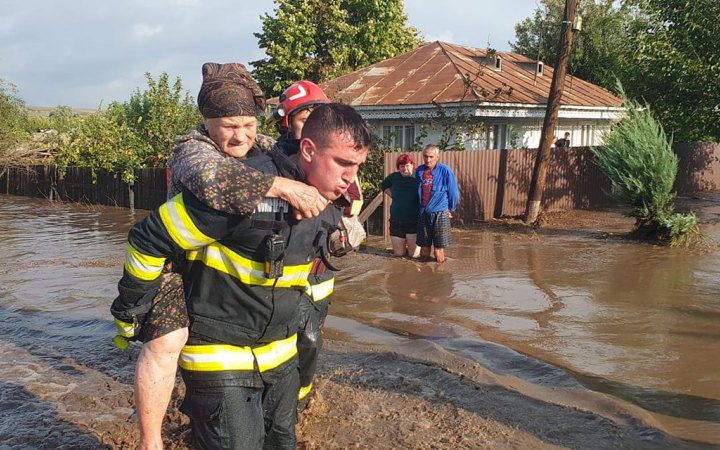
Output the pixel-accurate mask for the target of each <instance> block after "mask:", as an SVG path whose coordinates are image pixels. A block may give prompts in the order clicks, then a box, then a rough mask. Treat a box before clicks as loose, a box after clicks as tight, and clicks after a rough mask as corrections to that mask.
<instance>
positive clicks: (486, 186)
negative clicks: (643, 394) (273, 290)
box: [0, 143, 720, 235]
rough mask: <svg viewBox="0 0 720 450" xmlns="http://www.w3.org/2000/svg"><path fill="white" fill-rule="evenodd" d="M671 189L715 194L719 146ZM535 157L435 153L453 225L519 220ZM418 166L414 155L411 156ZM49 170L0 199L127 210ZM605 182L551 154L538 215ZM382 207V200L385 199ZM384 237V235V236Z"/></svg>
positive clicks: (155, 201) (73, 174) (697, 152)
mask: <svg viewBox="0 0 720 450" xmlns="http://www.w3.org/2000/svg"><path fill="white" fill-rule="evenodd" d="M674 150H675V152H676V153H677V155H678V158H679V165H678V176H677V181H676V189H677V191H678V193H680V194H692V193H696V192H701V191H708V190H720V144H717V143H709V144H708V143H700V144H678V145H676V146H675V147H674ZM536 154H537V150H534V149H531V150H526V149H525V150H522V149H513V150H469V151H460V152H450V151H448V152H442V153H441V154H440V161H441V162H442V163H444V164H447V165H449V166H450V167H451V168H452V169H453V171H454V172H455V175H456V177H457V180H458V185H459V187H460V202H459V204H458V210H457V214H456V216H457V221H456V223H458V224H469V223H472V222H473V221H476V220H489V219H492V218H494V217H503V216H521V215H523V214H524V212H525V206H526V202H527V195H528V191H529V185H530V180H531V177H532V170H533V166H534V162H535V155H536ZM399 155H400V153H395V152H394V153H387V154H385V175H388V174H390V173H391V172H393V171H395V161H396V160H397V157H398V156H399ZM413 156H414V158H415V161H416V163H417V164H418V165H419V164H422V154H421V153H420V152H415V153H413ZM58 172H59V171H57V170H56V169H55V168H54V167H52V166H33V167H27V168H10V169H8V170H7V171H6V172H5V173H4V174H2V175H0V192H2V193H5V194H13V195H23V196H28V197H44V198H58V197H59V198H60V199H61V200H65V201H74V202H85V203H97V204H103V205H111V206H124V207H127V206H129V205H130V202H129V197H128V192H129V190H128V186H127V184H126V183H125V182H123V181H122V179H121V177H120V175H119V174H115V173H111V172H106V171H103V170H98V171H96V172H95V176H93V172H92V170H91V169H89V168H83V167H71V168H68V169H67V170H66V171H64V172H62V173H58ZM135 176H136V181H135V183H134V186H133V191H134V194H135V195H134V204H135V207H136V208H139V209H154V208H156V207H158V206H159V205H161V204H162V203H163V202H164V201H165V197H166V195H167V194H166V179H165V169H164V168H160V169H139V170H136V172H135ZM609 191H610V182H609V180H608V179H607V178H606V177H605V176H604V174H603V173H602V172H601V171H600V169H599V168H598V167H597V166H596V165H595V164H594V163H593V162H592V155H591V153H590V151H589V149H587V148H572V149H570V150H568V151H561V150H553V152H552V154H551V160H550V166H549V170H548V179H547V184H546V189H545V192H544V193H543V209H544V210H545V211H561V210H566V209H591V208H597V207H603V206H607V205H609V204H612V202H611V200H610V199H609V198H608V196H607V194H606V193H607V192H609ZM386 200H389V198H386ZM389 203H390V202H389V201H385V202H384V206H383V215H384V219H383V222H384V224H385V229H386V228H387V217H388V216H389ZM385 233H386V235H387V231H385Z"/></svg>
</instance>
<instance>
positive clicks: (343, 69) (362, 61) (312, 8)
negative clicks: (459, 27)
mask: <svg viewBox="0 0 720 450" xmlns="http://www.w3.org/2000/svg"><path fill="white" fill-rule="evenodd" d="M275 3H276V5H277V7H276V8H275V10H274V12H275V16H270V15H269V14H265V15H264V16H261V18H260V19H261V21H262V23H263V26H262V33H255V37H257V38H258V42H259V46H260V48H263V49H265V53H266V54H267V58H264V59H261V60H258V61H253V62H252V63H251V64H252V65H253V67H254V68H255V70H254V72H253V74H254V76H255V79H256V80H257V81H258V83H259V84H260V86H261V87H262V89H263V92H265V94H266V95H267V96H268V97H270V96H274V95H278V94H280V93H281V92H282V91H283V89H285V88H286V87H287V86H288V85H290V84H291V83H293V82H294V81H297V80H301V79H309V80H312V81H315V82H318V83H320V82H323V81H327V80H330V79H332V78H335V77H338V76H340V75H342V74H345V73H348V72H351V71H353V70H356V69H358V68H361V67H365V66H367V65H369V64H372V63H375V62H378V61H381V60H383V59H387V58H390V57H393V56H396V55H398V54H400V53H403V52H406V51H409V50H411V49H413V48H414V47H415V46H416V45H417V44H418V43H419V39H418V32H417V30H415V29H414V28H412V27H408V26H406V22H407V16H406V15H405V13H404V9H403V2H402V0H374V1H364V0H327V1H326V0H275Z"/></svg>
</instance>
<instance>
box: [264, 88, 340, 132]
mask: <svg viewBox="0 0 720 450" xmlns="http://www.w3.org/2000/svg"><path fill="white" fill-rule="evenodd" d="M279 101H280V103H279V104H278V106H277V109H276V110H275V112H274V113H273V117H274V118H275V120H276V121H277V126H278V128H279V129H280V132H281V134H282V137H281V138H280V139H300V132H301V131H302V128H303V125H304V124H305V120H307V117H308V116H309V115H310V113H311V112H312V110H313V109H314V108H315V107H316V106H317V105H322V104H324V103H330V99H328V98H327V96H326V95H325V93H324V92H323V90H322V89H321V88H320V86H318V85H317V84H315V83H313V82H312V81H307V80H301V81H296V82H295V83H293V84H291V85H290V87H288V88H287V89H285V91H283V93H282V94H280V97H279Z"/></svg>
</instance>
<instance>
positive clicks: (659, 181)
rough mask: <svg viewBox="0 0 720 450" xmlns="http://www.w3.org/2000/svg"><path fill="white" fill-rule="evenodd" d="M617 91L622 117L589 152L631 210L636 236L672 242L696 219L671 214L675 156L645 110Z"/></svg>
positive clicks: (692, 224) (644, 107)
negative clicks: (621, 105)
mask: <svg viewBox="0 0 720 450" xmlns="http://www.w3.org/2000/svg"><path fill="white" fill-rule="evenodd" d="M618 90H619V92H620V95H621V96H622V97H623V100H624V106H625V108H626V116H625V117H624V118H623V119H622V121H621V122H620V123H619V124H617V125H616V126H614V127H613V128H612V130H611V131H610V132H609V133H608V134H607V135H606V136H605V145H604V146H602V147H599V148H592V152H593V155H594V156H595V160H596V162H597V164H598V165H599V166H600V169H601V170H602V171H603V172H604V173H605V174H606V175H607V176H608V178H609V179H610V181H611V182H612V187H613V195H614V196H615V197H617V198H618V199H619V200H620V201H622V202H623V203H625V204H627V205H629V206H630V207H631V208H632V210H631V211H630V213H629V215H630V216H631V217H634V218H635V219H636V223H635V234H636V236H638V237H640V238H647V237H653V238H659V239H666V238H667V239H670V240H671V241H674V240H676V239H678V238H680V236H681V235H682V233H685V232H688V231H690V229H691V228H692V227H693V226H694V225H696V223H697V221H696V220H695V221H694V222H693V220H692V219H691V218H689V217H688V218H685V217H683V216H682V215H679V214H675V213H674V200H675V193H674V192H673V185H674V183H675V177H676V176H677V167H678V159H677V156H676V155H675V154H674V153H673V151H672V148H671V143H670V141H669V140H668V138H667V136H666V135H665V131H664V130H663V127H662V125H660V124H659V123H658V122H657V121H656V120H655V118H654V117H653V114H652V112H651V111H650V108H649V107H647V106H646V105H641V104H640V103H638V102H636V101H634V100H632V99H630V98H628V97H627V95H626V94H625V92H624V91H623V89H622V86H618Z"/></svg>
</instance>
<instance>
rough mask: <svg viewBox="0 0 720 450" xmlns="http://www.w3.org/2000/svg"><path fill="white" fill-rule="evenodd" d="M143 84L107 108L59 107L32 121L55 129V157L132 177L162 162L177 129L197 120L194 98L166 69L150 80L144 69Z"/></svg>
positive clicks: (182, 130) (180, 132)
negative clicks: (85, 111) (85, 112)
mask: <svg viewBox="0 0 720 450" xmlns="http://www.w3.org/2000/svg"><path fill="white" fill-rule="evenodd" d="M146 78H147V83H148V88H147V89H146V90H145V91H143V92H141V91H140V90H139V89H137V90H136V91H135V92H134V93H133V94H132V96H131V97H130V100H129V101H127V102H124V103H120V102H113V103H111V104H110V105H109V106H108V108H107V110H104V111H102V110H101V111H98V112H97V113H95V114H91V115H89V116H86V117H79V116H77V115H76V114H73V112H72V109H70V108H68V107H59V108H58V109H56V110H55V111H54V112H53V113H52V114H51V115H50V117H49V118H48V119H45V120H41V121H38V122H37V123H36V124H37V125H44V126H43V127H44V128H52V129H54V130H56V131H58V132H59V134H57V137H56V142H55V145H56V147H57V153H56V154H55V157H54V161H53V162H54V163H55V164H57V165H58V166H60V167H61V168H63V167H68V166H83V167H91V168H93V169H106V170H110V171H118V172H121V173H122V176H123V179H124V180H125V181H127V182H132V181H133V171H134V169H137V168H143V167H164V165H165V163H166V161H167V156H168V154H169V152H170V148H171V146H172V144H173V142H174V141H175V139H176V138H177V136H179V135H183V134H185V133H186V132H187V131H188V130H189V129H190V128H191V127H193V126H196V125H197V124H198V123H200V121H201V120H202V117H201V115H200V113H199V112H198V110H197V107H196V106H195V103H194V101H193V99H192V98H191V97H190V95H189V94H188V93H183V91H182V82H181V81H180V78H179V77H178V78H177V79H176V81H175V83H173V84H172V85H171V84H170V82H169V77H168V75H167V74H166V73H163V74H162V75H160V77H159V78H158V79H157V80H155V79H153V77H152V76H151V75H150V74H146Z"/></svg>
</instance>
